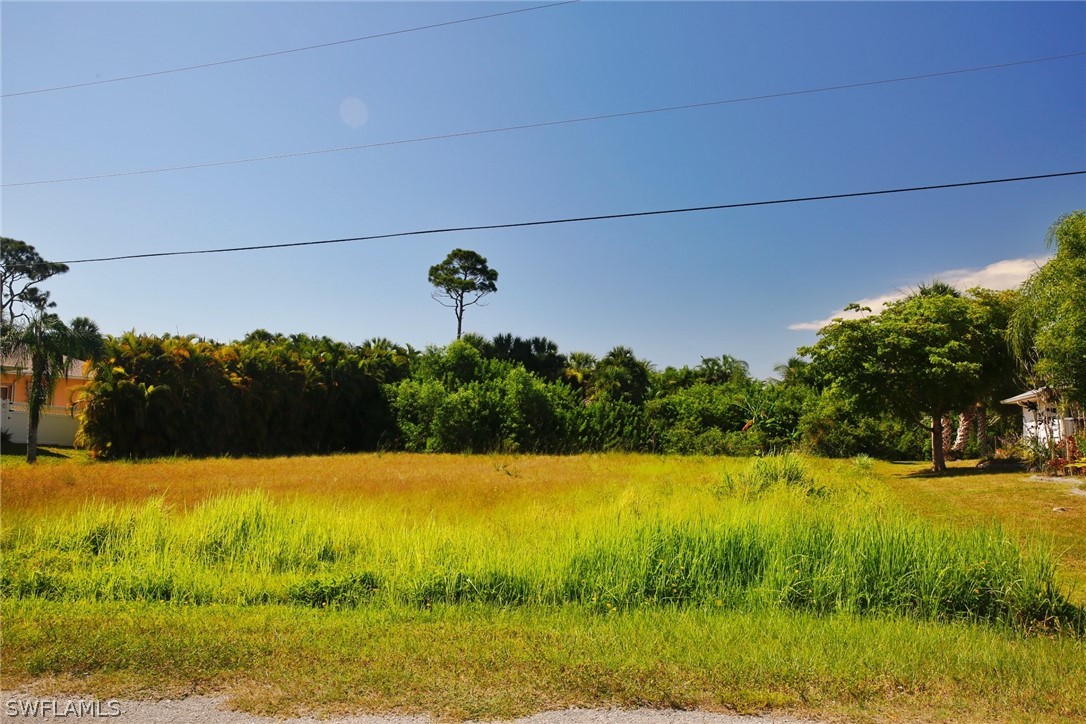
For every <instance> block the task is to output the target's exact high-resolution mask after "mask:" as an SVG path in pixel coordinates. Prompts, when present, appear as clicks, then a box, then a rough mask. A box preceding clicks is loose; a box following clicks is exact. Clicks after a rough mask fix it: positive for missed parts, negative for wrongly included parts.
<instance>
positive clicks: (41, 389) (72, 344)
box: [3, 310, 102, 463]
mask: <svg viewBox="0 0 1086 724" xmlns="http://www.w3.org/2000/svg"><path fill="white" fill-rule="evenodd" d="M3 337H4V339H3V349H4V350H5V351H6V352H8V353H9V354H12V355H13V356H15V357H16V358H17V359H18V358H22V359H26V360H28V361H29V363H30V389H29V395H28V397H27V408H28V413H27V417H28V418H29V428H28V430H27V437H26V461H27V462H28V463H33V462H35V461H36V460H37V459H38V425H39V423H40V422H41V412H42V409H43V408H44V407H45V406H46V405H48V404H49V400H50V398H51V397H52V396H53V390H54V389H55V388H56V384H57V382H58V381H59V380H60V378H61V377H64V376H66V375H67V374H68V368H69V366H70V365H71V363H72V362H73V361H75V360H86V359H90V358H92V357H95V356H96V355H98V353H99V352H100V351H101V349H102V336H101V334H99V332H98V326H97V325H96V324H95V323H94V322H92V321H91V320H89V319H87V318H86V317H76V318H75V319H73V320H72V321H71V323H69V324H64V322H62V321H61V319H60V317H58V316H57V315H55V314H52V313H50V312H46V311H44V310H38V312H37V313H36V314H34V315H33V316H31V317H30V319H29V321H28V322H27V323H26V324H20V325H17V326H12V327H8V328H6V329H5V331H4V335H3Z"/></svg>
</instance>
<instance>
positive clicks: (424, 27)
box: [0, 0, 580, 98]
mask: <svg viewBox="0 0 1086 724" xmlns="http://www.w3.org/2000/svg"><path fill="white" fill-rule="evenodd" d="M576 2H580V0H563V1H562V2H556V3H550V4H548V5H536V6H533V7H530V8H518V9H516V10H506V11H504V12H500V13H491V14H489V15H477V16H475V17H471V18H461V19H460V20H449V21H446V22H443V23H432V24H430V25H420V26H418V27H414V28H404V29H402V30H391V31H389V32H386V33H376V34H374V35H363V36H360V37H358V38H347V39H346V40H333V41H331V42H328V43H318V44H317V45H307V46H305V47H303V48H290V49H288V50H275V51H272V52H269V53H260V54H258V55H246V56H244V57H241V58H229V59H227V60H216V61H212V62H210V63H199V64H197V65H186V66H182V67H180V68H169V69H167V70H156V71H152V72H150V73H137V74H135V75H125V76H120V77H117V78H106V79H104V80H92V81H87V82H85V83H71V84H69V85H58V86H54V87H52V88H36V89H34V90H27V91H19V92H17V93H4V94H3V95H0V98H13V97H15V96H28V95H35V94H38V93H52V92H54V91H62V90H71V89H73V88H85V87H87V86H92V85H103V84H105V83H120V82H121V81H126V80H136V79H138V78H152V77H154V76H159V75H169V74H170V73H183V72H185V71H189V70H199V69H200V68H214V67H215V66H219V65H230V64H231V63H245V62H248V61H250V60H261V59H263V58H274V57H275V56H278V55H289V54H291V53H303V52H306V51H309V50H319V49H320V48H331V47H333V46H336V45H346V44H348V43H360V42H362V41H364V40H374V39H376V38H387V37H390V36H392V35H404V34H405V33H414V32H417V31H419V30H432V29H434V28H444V27H448V26H450V25H459V24H461V23H471V22H475V21H476V20H488V19H490V18H498V17H501V16H503V15H515V14H516V13H528V12H531V11H533V10H543V9H546V8H553V7H558V6H559V5H569V4H571V3H576Z"/></svg>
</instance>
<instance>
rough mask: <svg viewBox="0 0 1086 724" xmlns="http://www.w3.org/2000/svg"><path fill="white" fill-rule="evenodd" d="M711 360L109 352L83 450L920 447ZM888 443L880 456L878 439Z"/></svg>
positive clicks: (827, 402) (472, 339)
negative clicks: (662, 363) (662, 364)
mask: <svg viewBox="0 0 1086 724" xmlns="http://www.w3.org/2000/svg"><path fill="white" fill-rule="evenodd" d="M779 372H780V377H781V379H780V380H776V379H774V380H769V381H761V380H757V379H754V378H752V377H751V376H750V373H749V371H748V368H747V365H746V364H745V363H743V362H741V361H740V360H737V359H735V358H732V357H729V356H727V355H724V356H722V357H718V358H705V359H703V360H702V361H701V363H700V364H699V365H697V366H696V367H683V368H680V369H676V368H672V367H669V368H667V369H664V370H662V371H656V370H654V369H653V368H652V366H651V365H650V364H648V363H647V362H645V361H644V360H641V359H639V358H637V356H636V355H635V354H634V353H633V351H631V350H630V349H628V348H625V347H617V348H615V349H613V350H611V351H610V352H609V353H608V354H606V355H604V356H603V357H601V358H598V359H597V358H595V357H594V356H592V355H589V354H584V353H573V354H570V355H568V356H567V355H564V354H561V353H559V351H558V347H557V345H556V344H555V343H554V342H552V341H550V340H548V339H545V338H538V337H537V338H532V339H522V338H519V337H515V336H513V335H498V336H496V337H494V338H493V339H490V340H488V339H485V338H483V337H480V336H478V335H473V334H468V335H465V336H464V339H462V340H458V341H456V342H453V343H452V344H450V345H449V346H447V347H430V348H428V349H426V350H425V351H422V352H418V351H416V350H414V349H412V348H410V347H409V346H400V345H396V344H394V343H392V342H389V341H388V340H382V339H376V340H370V341H368V342H366V343H364V344H362V345H357V346H356V345H350V344H345V343H342V342H335V341H332V340H329V339H327V338H314V337H309V336H306V335H291V336H283V335H278V334H270V333H268V332H265V331H263V330H258V331H256V332H253V333H251V334H250V335H248V336H247V337H246V338H245V339H243V340H240V341H237V342H232V343H229V344H218V343H215V342H211V341H207V340H201V339H197V338H195V337H191V336H187V337H186V336H181V337H178V336H170V335H166V336H153V335H138V334H135V333H128V334H125V335H123V336H120V337H110V338H108V339H107V340H106V346H105V351H104V353H103V354H102V355H101V357H100V358H99V359H98V360H97V361H96V362H95V363H94V374H93V375H92V377H93V379H92V381H91V382H90V383H89V384H88V387H87V389H86V393H87V394H86V400H87V402H86V406H85V408H84V409H83V412H82V427H81V441H82V443H83V444H84V445H86V446H87V447H89V448H90V449H91V450H92V451H94V453H95V454H96V455H98V456H99V457H107V458H128V457H136V458H139V457H152V456H160V455H173V454H183V455H194V456H204V455H275V454H303V453H325V452H336V451H363V450H382V449H383V450H397V449H400V450H410V451H430V452H490V451H507V452H512V451H519V452H539V453H577V452H592V451H608V450H623V451H645V452H660V453H678V454H710V455H715V454H732V455H744V454H754V453H761V452H768V451H771V450H780V449H784V448H789V447H795V446H804V447H806V448H807V449H810V450H811V451H812V452H817V453H820V454H826V455H853V454H856V453H859V452H864V451H868V452H870V451H875V452H877V453H878V454H880V455H883V456H885V457H898V458H901V457H905V458H915V457H918V456H920V455H922V454H923V453H924V447H923V445H924V437H923V435H922V434H919V433H918V432H917V431H910V430H908V429H906V428H905V427H904V426H901V425H897V426H895V423H893V422H892V421H890V420H888V419H881V418H877V417H875V418H872V417H867V418H864V417H862V416H858V413H857V412H856V410H854V409H852V408H851V407H850V406H849V405H848V403H847V401H845V400H843V399H838V398H837V397H836V396H835V395H834V394H833V393H832V392H830V391H823V390H820V389H818V388H817V386H816V385H814V384H813V383H811V382H809V381H808V378H811V375H809V374H808V373H807V372H808V371H807V370H806V369H805V367H804V364H803V363H802V362H801V361H799V360H793V361H792V363H790V365H787V366H782V367H781V368H780V369H779ZM887 441H889V442H887Z"/></svg>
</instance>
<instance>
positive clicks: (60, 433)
mask: <svg viewBox="0 0 1086 724" xmlns="http://www.w3.org/2000/svg"><path fill="white" fill-rule="evenodd" d="M84 368H85V363H84V362H83V361H82V360H73V361H72V363H71V364H70V365H69V366H68V372H67V375H65V376H62V377H61V378H60V379H58V380H57V384H56V387H55V388H54V390H53V397H52V399H51V400H49V404H48V405H47V406H46V407H45V408H44V409H43V410H42V416H41V421H40V422H39V424H38V444H40V445H60V446H64V447H71V446H72V445H74V444H75V432H76V428H77V427H78V423H77V421H76V419H75V411H76V407H77V405H78V404H79V395H80V390H81V388H82V387H83V385H85V384H86V383H87V374H86V371H85V369H84ZM29 384H30V364H29V362H28V361H26V360H20V359H16V358H4V359H3V360H0V429H2V430H3V431H4V432H5V433H8V434H10V435H11V441H12V442H15V443H25V442H26V435H27V429H28V426H29V418H28V415H27V399H28V397H29V394H28V393H29Z"/></svg>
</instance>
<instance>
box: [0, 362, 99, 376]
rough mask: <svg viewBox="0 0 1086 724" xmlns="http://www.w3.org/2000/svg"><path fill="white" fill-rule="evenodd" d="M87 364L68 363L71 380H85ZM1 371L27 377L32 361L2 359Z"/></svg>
mask: <svg viewBox="0 0 1086 724" xmlns="http://www.w3.org/2000/svg"><path fill="white" fill-rule="evenodd" d="M84 364H86V362H84V361H83V360H81V359H73V360H70V361H69V362H68V370H67V374H66V376H67V377H68V378H71V379H77V380H85V379H88V377H87V376H86V375H85V374H83V365H84ZM0 369H2V370H3V371H4V372H8V373H12V374H15V375H25V374H29V373H30V360H29V359H27V358H25V357H18V356H14V357H12V356H9V357H3V358H0Z"/></svg>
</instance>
